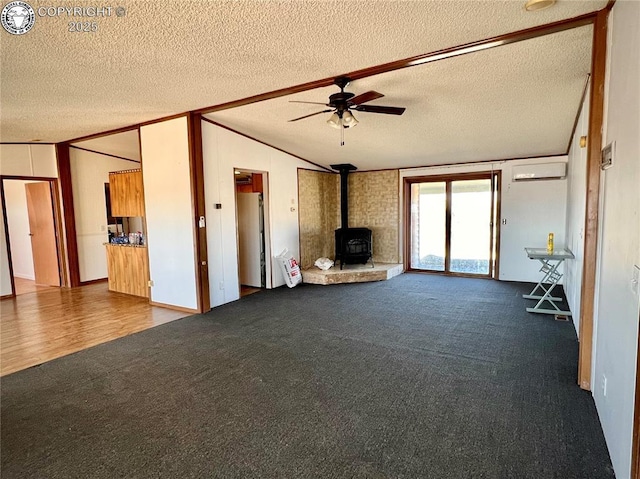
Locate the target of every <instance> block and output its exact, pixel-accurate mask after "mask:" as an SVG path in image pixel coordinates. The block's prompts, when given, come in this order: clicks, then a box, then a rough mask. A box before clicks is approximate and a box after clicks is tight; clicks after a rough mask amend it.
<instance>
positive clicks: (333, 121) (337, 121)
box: [327, 111, 342, 128]
mask: <svg viewBox="0 0 640 479" xmlns="http://www.w3.org/2000/svg"><path fill="white" fill-rule="evenodd" d="M327 124H328V125H329V126H330V127H332V128H340V127H341V126H342V119H341V118H340V116H339V115H338V113H337V112H335V111H334V112H333V115H331V116H330V117H329V119H328V120H327Z"/></svg>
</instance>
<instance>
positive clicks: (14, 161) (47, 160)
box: [0, 144, 58, 296]
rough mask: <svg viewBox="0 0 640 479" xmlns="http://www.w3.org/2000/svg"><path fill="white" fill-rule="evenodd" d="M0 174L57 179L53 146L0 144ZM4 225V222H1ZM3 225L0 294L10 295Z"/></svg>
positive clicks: (0, 250) (1, 233) (0, 242)
mask: <svg viewBox="0 0 640 479" xmlns="http://www.w3.org/2000/svg"><path fill="white" fill-rule="evenodd" d="M0 174H2V175H12V176H42V177H49V178H57V177H58V166H57V164H56V150H55V147H54V146H53V145H6V144H0ZM3 223H4V220H3ZM6 244H7V238H6V235H5V228H4V224H3V226H2V228H0V268H1V271H0V280H1V283H0V294H1V295H2V296H5V295H9V294H11V272H10V270H9V256H8V253H7V247H6Z"/></svg>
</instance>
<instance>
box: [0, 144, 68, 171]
mask: <svg viewBox="0 0 640 479" xmlns="http://www.w3.org/2000/svg"><path fill="white" fill-rule="evenodd" d="M0 164H1V165H2V166H0V168H1V172H2V174H3V175H12V176H43V177H47V178H57V177H58V165H57V164H56V149H55V146H54V145H22V144H21V145H7V144H4V145H2V144H0Z"/></svg>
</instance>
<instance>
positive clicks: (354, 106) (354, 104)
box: [289, 77, 405, 144]
mask: <svg viewBox="0 0 640 479" xmlns="http://www.w3.org/2000/svg"><path fill="white" fill-rule="evenodd" d="M350 81H351V79H350V78H348V77H338V78H336V79H335V81H334V83H335V84H336V85H337V86H338V87H340V93H334V94H333V95H330V96H329V103H317V102H313V101H291V103H309V104H312V105H324V106H328V107H329V109H327V110H322V111H318V112H315V113H311V114H310V115H305V116H301V117H299V118H294V119H293V120H289V121H290V122H291V121H298V120H303V119H304V118H309V117H311V116H315V115H321V114H322V113H329V112H333V114H332V115H331V117H330V118H329V119H328V120H327V123H328V124H329V125H330V126H332V127H334V128H338V129H341V130H344V129H345V128H352V127H354V126H356V125H357V124H358V123H359V122H358V120H356V118H355V117H354V116H353V114H352V113H351V112H352V111H363V112H366V113H384V114H387V115H402V114H403V113H404V110H405V108H398V107H395V106H378V105H364V103H367V102H370V101H372V100H376V99H378V98H382V97H383V96H384V95H383V94H382V93H378V92H377V91H367V92H364V93H362V94H360V95H357V96H356V95H355V94H353V93H349V92H346V91H344V89H345V87H346V86H347V85H348V84H349V82H350ZM341 144H344V142H342V143H341Z"/></svg>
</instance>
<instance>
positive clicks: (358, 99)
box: [349, 90, 384, 105]
mask: <svg viewBox="0 0 640 479" xmlns="http://www.w3.org/2000/svg"><path fill="white" fill-rule="evenodd" d="M383 96H384V95H383V94H382V93H378V92H377V91H373V90H372V91H366V92H364V93H361V94H360V95H357V96H354V97H353V98H351V99H350V100H349V103H350V104H351V105H361V104H362V103H367V102H368V101H371V100H375V99H377V98H382V97H383Z"/></svg>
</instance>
